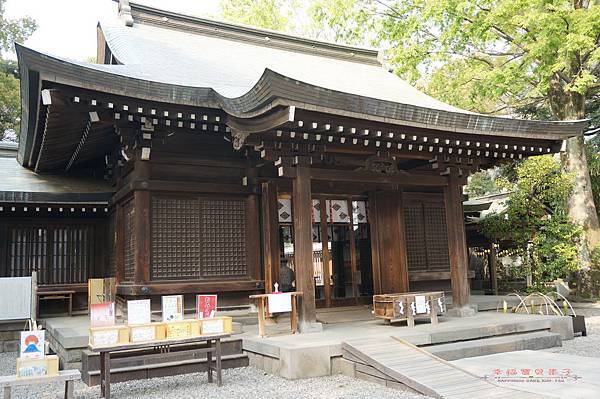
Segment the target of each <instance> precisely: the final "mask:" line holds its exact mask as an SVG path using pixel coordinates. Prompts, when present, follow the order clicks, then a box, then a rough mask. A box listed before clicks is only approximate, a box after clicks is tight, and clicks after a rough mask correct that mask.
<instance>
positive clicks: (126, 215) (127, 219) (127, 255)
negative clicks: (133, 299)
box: [123, 200, 135, 281]
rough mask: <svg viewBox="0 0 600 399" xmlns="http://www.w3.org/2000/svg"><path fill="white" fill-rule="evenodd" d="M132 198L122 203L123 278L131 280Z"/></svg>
mask: <svg viewBox="0 0 600 399" xmlns="http://www.w3.org/2000/svg"><path fill="white" fill-rule="evenodd" d="M134 212H135V209H134V207H133V200H131V201H129V202H127V203H125V205H123V230H124V236H123V247H124V254H123V280H124V281H133V277H134V267H135V255H134V254H135V225H134V217H133V216H134Z"/></svg>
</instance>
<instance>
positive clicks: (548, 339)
mask: <svg viewBox="0 0 600 399" xmlns="http://www.w3.org/2000/svg"><path fill="white" fill-rule="evenodd" d="M555 346H562V339H561V337H560V334H556V333H551V332H549V331H534V332H526V333H521V334H510V335H501V336H495V337H490V338H482V339H475V340H470V341H461V342H452V343H446V344H440V345H431V346H423V347H421V348H422V349H424V350H426V351H427V352H429V353H431V354H433V355H436V356H438V357H440V358H442V359H444V360H457V359H463V358H465V357H476V356H485V355H492V354H495V353H502V352H513V351H520V350H528V349H529V350H538V349H546V348H552V347H555Z"/></svg>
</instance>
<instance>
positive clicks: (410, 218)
mask: <svg viewBox="0 0 600 399" xmlns="http://www.w3.org/2000/svg"><path fill="white" fill-rule="evenodd" d="M404 224H405V227H406V256H407V260H408V269H409V270H415V271H422V270H427V249H426V247H425V245H423V243H424V241H425V226H424V225H423V206H422V204H421V203H419V202H409V203H407V204H405V206H404Z"/></svg>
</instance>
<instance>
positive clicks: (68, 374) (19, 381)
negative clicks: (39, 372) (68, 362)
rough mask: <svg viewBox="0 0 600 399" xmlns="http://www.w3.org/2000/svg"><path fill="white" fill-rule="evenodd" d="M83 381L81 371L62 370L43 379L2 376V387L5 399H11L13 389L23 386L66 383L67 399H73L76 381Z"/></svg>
mask: <svg viewBox="0 0 600 399" xmlns="http://www.w3.org/2000/svg"><path fill="white" fill-rule="evenodd" d="M80 379H81V373H80V372H79V370H61V371H59V372H58V375H53V376H49V377H46V376H42V377H27V378H17V376H15V375H7V376H0V387H2V388H3V390H4V399H11V397H12V387H17V386H23V385H38V384H47V383H52V382H64V383H65V399H72V398H73V385H74V381H78V380H80Z"/></svg>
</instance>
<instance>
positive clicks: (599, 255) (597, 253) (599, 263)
mask: <svg viewBox="0 0 600 399" xmlns="http://www.w3.org/2000/svg"><path fill="white" fill-rule="evenodd" d="M591 261H592V269H594V270H600V245H598V246H597V247H596V248H594V250H593V251H592V258H591Z"/></svg>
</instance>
